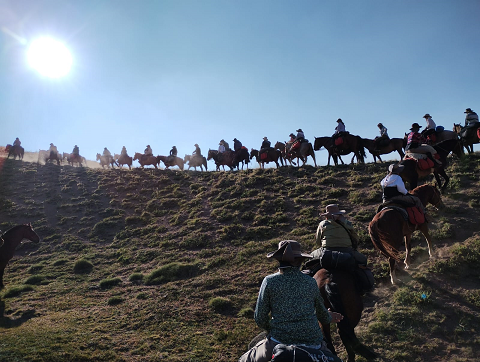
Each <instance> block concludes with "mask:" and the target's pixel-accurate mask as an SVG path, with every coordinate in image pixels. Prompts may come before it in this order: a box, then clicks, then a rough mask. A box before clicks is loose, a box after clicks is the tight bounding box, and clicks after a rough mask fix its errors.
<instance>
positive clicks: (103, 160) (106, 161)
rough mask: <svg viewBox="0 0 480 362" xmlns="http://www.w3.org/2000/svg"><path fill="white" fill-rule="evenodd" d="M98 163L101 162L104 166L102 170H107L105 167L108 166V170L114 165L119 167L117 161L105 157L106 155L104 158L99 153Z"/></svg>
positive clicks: (110, 157)
mask: <svg viewBox="0 0 480 362" xmlns="http://www.w3.org/2000/svg"><path fill="white" fill-rule="evenodd" d="M97 161H99V162H100V165H102V168H105V166H107V168H108V166H109V165H110V166H112V168H113V166H114V165H117V166H118V163H117V161H115V159H114V158H113V157H112V156H105V155H103V156H102V155H101V154H99V153H97Z"/></svg>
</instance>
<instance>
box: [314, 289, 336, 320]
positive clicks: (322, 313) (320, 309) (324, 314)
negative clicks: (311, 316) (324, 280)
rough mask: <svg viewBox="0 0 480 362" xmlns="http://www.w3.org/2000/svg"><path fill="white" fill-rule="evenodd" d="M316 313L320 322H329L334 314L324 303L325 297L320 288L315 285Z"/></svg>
mask: <svg viewBox="0 0 480 362" xmlns="http://www.w3.org/2000/svg"><path fill="white" fill-rule="evenodd" d="M314 298H315V299H314V300H315V314H316V316H317V319H318V320H319V321H320V323H323V324H328V323H330V322H331V321H332V316H331V315H330V313H329V312H328V310H327V308H325V305H324V304H323V298H322V296H321V294H320V289H318V287H317V286H316V285H315V296H314Z"/></svg>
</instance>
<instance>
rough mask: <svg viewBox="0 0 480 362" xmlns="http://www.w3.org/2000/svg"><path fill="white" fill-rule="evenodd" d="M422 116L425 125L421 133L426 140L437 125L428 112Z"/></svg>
mask: <svg viewBox="0 0 480 362" xmlns="http://www.w3.org/2000/svg"><path fill="white" fill-rule="evenodd" d="M423 118H425V121H426V122H427V127H426V128H425V129H424V130H423V131H422V135H423V137H425V138H426V139H427V141H428V136H430V135H431V134H434V133H435V128H437V125H436V124H435V122H434V121H433V119H432V116H430V115H429V114H428V113H427V114H426V115H424V116H423Z"/></svg>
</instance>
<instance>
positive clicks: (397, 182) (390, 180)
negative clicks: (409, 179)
mask: <svg viewBox="0 0 480 362" xmlns="http://www.w3.org/2000/svg"><path fill="white" fill-rule="evenodd" d="M380 185H382V188H385V187H394V186H396V187H397V190H398V192H400V193H401V194H403V195H406V194H407V193H408V191H407V188H406V187H405V183H404V182H403V180H402V178H401V177H400V176H399V175H396V174H394V173H392V174H388V175H387V176H385V178H384V179H383V180H382V181H380Z"/></svg>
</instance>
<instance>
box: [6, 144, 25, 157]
mask: <svg viewBox="0 0 480 362" xmlns="http://www.w3.org/2000/svg"><path fill="white" fill-rule="evenodd" d="M5 152H8V156H7V159H8V158H9V157H10V155H13V159H14V160H15V159H16V158H17V157H18V159H19V160H23V155H24V154H25V149H24V148H23V147H22V146H19V145H15V146H12V145H7V146H6V147H5Z"/></svg>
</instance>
